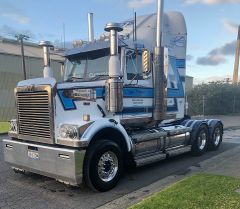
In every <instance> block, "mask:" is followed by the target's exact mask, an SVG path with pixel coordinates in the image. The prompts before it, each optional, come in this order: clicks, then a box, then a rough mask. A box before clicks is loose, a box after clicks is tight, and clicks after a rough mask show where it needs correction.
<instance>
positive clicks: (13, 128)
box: [9, 119, 17, 133]
mask: <svg viewBox="0 0 240 209" xmlns="http://www.w3.org/2000/svg"><path fill="white" fill-rule="evenodd" d="M9 123H10V130H9V132H12V133H17V120H16V119H13V120H10V121H9Z"/></svg>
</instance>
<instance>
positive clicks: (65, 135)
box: [59, 124, 79, 140]
mask: <svg viewBox="0 0 240 209" xmlns="http://www.w3.org/2000/svg"><path fill="white" fill-rule="evenodd" d="M59 135H60V137H61V138H62V139H71V140H77V139H79V131H78V126H76V125H68V124H63V125H61V126H60V129H59Z"/></svg>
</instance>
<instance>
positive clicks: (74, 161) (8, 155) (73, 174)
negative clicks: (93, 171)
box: [3, 139, 85, 185]
mask: <svg viewBox="0 0 240 209" xmlns="http://www.w3.org/2000/svg"><path fill="white" fill-rule="evenodd" d="M3 150H4V159H5V161H6V162H7V163H8V164H10V166H12V167H16V168H19V169H23V170H26V171H30V172H33V173H37V174H41V175H44V176H48V177H51V178H55V179H57V180H59V181H62V182H65V183H69V184H71V185H78V184H80V183H81V182H82V168H83V160H84V156H85V151H84V150H82V151H79V150H76V149H65V148H57V147H51V146H43V145H37V144H33V143H24V142H19V141H15V140H9V139H4V140H3Z"/></svg>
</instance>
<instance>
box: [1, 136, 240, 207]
mask: <svg viewBox="0 0 240 209" xmlns="http://www.w3.org/2000/svg"><path fill="white" fill-rule="evenodd" d="M226 136H227V137H226V140H231V136H232V137H238V136H237V134H236V132H235V131H226ZM0 138H3V136H0ZM239 138H240V137H239ZM238 145H239V144H235V143H230V142H224V143H223V144H222V146H221V147H220V149H219V150H218V151H216V152H208V153H206V154H205V155H203V156H201V157H192V156H190V154H184V155H181V156H178V157H174V158H171V159H168V160H165V161H162V162H159V163H155V164H152V165H149V166H145V167H142V168H132V169H130V170H127V171H126V172H125V175H124V177H123V178H122V180H121V181H120V182H119V184H118V186H117V187H116V188H114V189H113V190H111V191H109V192H105V193H97V192H92V191H90V190H89V189H88V188H86V187H84V186H81V187H80V188H74V187H69V186H66V185H64V184H61V183H58V182H56V181H55V180H53V179H50V178H46V177H42V176H39V175H31V176H23V175H20V174H15V173H14V172H13V171H12V170H11V169H10V168H9V166H8V165H6V164H5V163H4V160H3V154H2V142H1V139H0V209H9V208H16V209H26V208H34V209H40V208H42V209H46V208H50V209H55V208H56V209H61V208H66V209H71V208H88V209H89V208H96V207H98V206H101V205H103V204H105V203H107V202H109V201H112V200H114V199H116V198H119V197H121V196H123V195H125V194H128V193H130V192H132V191H135V190H137V189H139V188H141V187H144V186H146V185H149V184H151V183H153V182H155V181H157V180H159V179H162V178H165V177H167V176H169V175H181V174H185V173H186V172H188V168H189V167H190V166H197V165H198V164H199V163H200V162H201V161H203V160H206V159H208V158H211V157H213V156H215V155H218V154H219V153H222V152H224V151H227V150H230V149H232V148H234V147H235V146H238Z"/></svg>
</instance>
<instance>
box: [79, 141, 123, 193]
mask: <svg viewBox="0 0 240 209" xmlns="http://www.w3.org/2000/svg"><path fill="white" fill-rule="evenodd" d="M122 171H123V159H122V153H121V149H120V148H119V146H118V144H117V143H115V142H113V141H110V140H100V141H96V142H94V143H93V144H92V145H91V147H89V150H88V151H87V153H86V159H85V162H84V180H85V182H86V184H87V185H88V186H90V187H92V188H94V189H96V190H98V191H101V192H105V191H108V190H110V189H112V188H113V187H114V186H116V184H117V183H118V181H119V179H120V177H121V174H122Z"/></svg>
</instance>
